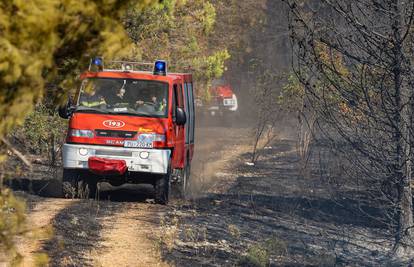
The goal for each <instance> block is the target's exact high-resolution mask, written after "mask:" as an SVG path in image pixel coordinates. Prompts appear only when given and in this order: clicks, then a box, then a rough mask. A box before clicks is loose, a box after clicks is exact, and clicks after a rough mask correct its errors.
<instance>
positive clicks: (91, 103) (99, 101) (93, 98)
mask: <svg viewBox="0 0 414 267" xmlns="http://www.w3.org/2000/svg"><path fill="white" fill-rule="evenodd" d="M79 103H80V105H81V106H84V107H89V108H95V107H101V106H103V105H106V102H105V99H104V98H103V96H101V95H98V94H97V93H96V85H95V84H91V88H89V90H85V91H84V94H82V96H81V98H80V100H79Z"/></svg>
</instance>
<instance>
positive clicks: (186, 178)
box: [180, 157, 191, 199]
mask: <svg viewBox="0 0 414 267" xmlns="http://www.w3.org/2000/svg"><path fill="white" fill-rule="evenodd" d="M187 158H188V157H187ZM190 174H191V163H190V162H189V160H188V159H187V163H186V164H185V168H184V170H183V179H182V181H181V190H180V191H181V192H180V193H181V198H182V199H186V198H187V195H188V193H189V185H190Z"/></svg>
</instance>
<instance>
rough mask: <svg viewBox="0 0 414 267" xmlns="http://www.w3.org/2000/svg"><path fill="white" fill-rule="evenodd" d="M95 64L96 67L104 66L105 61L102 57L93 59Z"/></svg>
mask: <svg viewBox="0 0 414 267" xmlns="http://www.w3.org/2000/svg"><path fill="white" fill-rule="evenodd" d="M93 64H94V65H96V66H103V60H102V58H100V57H96V58H94V59H93Z"/></svg>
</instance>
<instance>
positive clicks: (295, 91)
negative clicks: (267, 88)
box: [277, 73, 305, 112]
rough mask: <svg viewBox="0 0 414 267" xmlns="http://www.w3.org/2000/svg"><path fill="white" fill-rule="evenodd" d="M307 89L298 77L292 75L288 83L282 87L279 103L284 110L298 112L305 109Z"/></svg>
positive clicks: (289, 76) (288, 78)
mask: <svg viewBox="0 0 414 267" xmlns="http://www.w3.org/2000/svg"><path fill="white" fill-rule="evenodd" d="M304 97H305V89H304V87H303V84H302V83H301V82H300V81H299V79H298V77H297V76H296V75H295V74H293V73H290V74H289V75H288V77H287V81H286V83H285V84H284V85H283V86H282V90H281V92H280V95H279V98H278V100H277V103H278V104H279V105H280V106H281V107H283V108H284V109H286V110H288V111H292V112H296V111H298V110H301V109H302V108H303V101H304Z"/></svg>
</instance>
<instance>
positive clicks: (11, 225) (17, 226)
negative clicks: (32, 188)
mask: <svg viewBox="0 0 414 267" xmlns="http://www.w3.org/2000/svg"><path fill="white" fill-rule="evenodd" d="M25 208H26V207H25V204H24V202H23V201H21V200H19V199H17V198H16V197H15V196H14V195H13V193H12V192H11V190H9V189H6V188H2V189H1V191H0V247H1V249H2V251H3V252H4V253H6V255H7V256H9V259H10V260H11V262H13V263H14V264H17V263H18V262H19V261H20V260H21V256H20V255H19V254H18V253H17V251H16V249H15V246H14V241H15V240H14V237H15V236H16V235H19V234H22V233H24V232H26V230H27V229H26V225H25V221H26V217H25Z"/></svg>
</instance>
